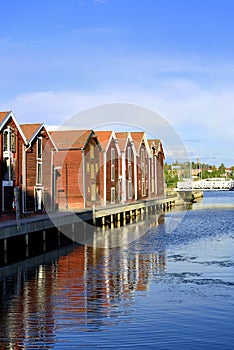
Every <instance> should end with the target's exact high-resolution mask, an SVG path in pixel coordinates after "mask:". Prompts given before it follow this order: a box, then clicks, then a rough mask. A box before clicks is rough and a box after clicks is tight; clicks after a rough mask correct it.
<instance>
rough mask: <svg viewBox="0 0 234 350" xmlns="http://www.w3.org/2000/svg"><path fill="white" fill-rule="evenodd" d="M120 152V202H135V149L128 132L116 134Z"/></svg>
mask: <svg viewBox="0 0 234 350" xmlns="http://www.w3.org/2000/svg"><path fill="white" fill-rule="evenodd" d="M115 134H116V137H117V139H118V143H119V148H120V152H121V162H120V191H121V202H122V203H125V202H131V201H133V200H137V187H136V184H137V171H136V170H137V168H136V156H137V154H136V149H135V146H134V142H133V139H132V136H131V133H129V132H116V133H115Z"/></svg>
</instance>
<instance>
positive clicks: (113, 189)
mask: <svg viewBox="0 0 234 350" xmlns="http://www.w3.org/2000/svg"><path fill="white" fill-rule="evenodd" d="M114 203H115V188H114V187H111V204H114Z"/></svg>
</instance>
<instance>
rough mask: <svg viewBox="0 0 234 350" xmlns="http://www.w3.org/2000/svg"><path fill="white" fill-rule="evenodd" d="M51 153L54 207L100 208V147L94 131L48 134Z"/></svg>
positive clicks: (69, 131) (68, 131)
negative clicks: (52, 153)
mask: <svg viewBox="0 0 234 350" xmlns="http://www.w3.org/2000/svg"><path fill="white" fill-rule="evenodd" d="M50 135H51V137H52V139H53V141H54V143H55V145H56V147H57V149H58V152H56V153H55V154H54V168H53V172H54V188H53V193H54V207H55V209H56V208H58V209H76V208H86V207H92V206H93V205H100V198H99V186H100V181H99V158H100V151H101V147H100V145H99V142H98V139H97V136H96V135H95V133H94V131H93V130H66V131H54V132H51V133H50Z"/></svg>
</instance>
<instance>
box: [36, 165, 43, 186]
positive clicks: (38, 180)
mask: <svg viewBox="0 0 234 350" xmlns="http://www.w3.org/2000/svg"><path fill="white" fill-rule="evenodd" d="M37 184H38V185H41V184H42V163H39V162H37Z"/></svg>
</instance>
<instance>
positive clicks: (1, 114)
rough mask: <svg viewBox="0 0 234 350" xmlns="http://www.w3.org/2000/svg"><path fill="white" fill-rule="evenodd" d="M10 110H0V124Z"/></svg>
mask: <svg viewBox="0 0 234 350" xmlns="http://www.w3.org/2000/svg"><path fill="white" fill-rule="evenodd" d="M10 113H11V112H10V111H8V112H0V125H1V124H2V123H3V121H4V119H6V117H7V116H8V114H10Z"/></svg>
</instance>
